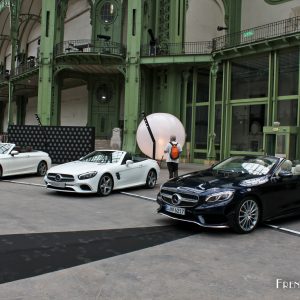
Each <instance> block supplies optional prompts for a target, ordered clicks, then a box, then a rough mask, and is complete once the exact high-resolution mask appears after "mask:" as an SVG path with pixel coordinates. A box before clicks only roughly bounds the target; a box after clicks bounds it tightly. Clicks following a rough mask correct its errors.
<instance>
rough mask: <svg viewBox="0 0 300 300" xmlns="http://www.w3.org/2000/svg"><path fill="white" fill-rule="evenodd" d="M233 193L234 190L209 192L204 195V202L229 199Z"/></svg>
mask: <svg viewBox="0 0 300 300" xmlns="http://www.w3.org/2000/svg"><path fill="white" fill-rule="evenodd" d="M233 194H234V191H224V192H218V193H213V194H210V195H208V196H207V197H206V199H205V201H206V202H217V201H225V200H229V199H230V198H231V197H232V196H233Z"/></svg>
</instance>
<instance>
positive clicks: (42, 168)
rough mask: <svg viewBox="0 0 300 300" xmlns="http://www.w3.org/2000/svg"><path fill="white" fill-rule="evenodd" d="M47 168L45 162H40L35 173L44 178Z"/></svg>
mask: <svg viewBox="0 0 300 300" xmlns="http://www.w3.org/2000/svg"><path fill="white" fill-rule="evenodd" d="M47 170H48V167H47V163H46V162H45V161H41V162H40V163H39V165H38V168H37V173H38V175H39V176H45V175H46V173H47Z"/></svg>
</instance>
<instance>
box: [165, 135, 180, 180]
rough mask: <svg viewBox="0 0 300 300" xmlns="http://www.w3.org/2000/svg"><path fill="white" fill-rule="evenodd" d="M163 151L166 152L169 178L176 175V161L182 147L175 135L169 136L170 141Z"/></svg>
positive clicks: (177, 161)
mask: <svg viewBox="0 0 300 300" xmlns="http://www.w3.org/2000/svg"><path fill="white" fill-rule="evenodd" d="M164 152H165V153H167V166H168V170H169V179H171V178H174V177H178V163H179V156H180V154H181V152H182V148H181V145H180V144H179V143H178V142H177V141H176V136H175V135H171V136H170V142H169V143H168V144H167V146H166V148H165V150H164Z"/></svg>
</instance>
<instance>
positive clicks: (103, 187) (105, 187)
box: [98, 174, 113, 196]
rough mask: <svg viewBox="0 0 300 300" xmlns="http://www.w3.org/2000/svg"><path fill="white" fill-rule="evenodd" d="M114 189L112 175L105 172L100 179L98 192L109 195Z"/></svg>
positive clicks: (101, 194)
mask: <svg viewBox="0 0 300 300" xmlns="http://www.w3.org/2000/svg"><path fill="white" fill-rule="evenodd" d="M112 189H113V179H112V177H111V176H110V175H108V174H104V175H102V177H101V178H100V180H99V184H98V194H99V195H100V196H108V195H109V194H110V193H111V191H112Z"/></svg>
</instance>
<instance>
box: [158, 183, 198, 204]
mask: <svg viewBox="0 0 300 300" xmlns="http://www.w3.org/2000/svg"><path fill="white" fill-rule="evenodd" d="M160 194H161V196H162V199H163V201H164V202H165V203H168V204H171V205H176V206H178V207H193V206H195V205H196V204H197V203H198V201H199V196H198V194H197V193H196V192H193V191H191V190H189V191H187V190H183V189H182V190H178V189H177V188H167V187H165V188H162V190H161V191H160ZM174 194H177V195H179V196H180V197H181V201H180V203H179V204H174V203H173V202H172V197H173V195H174Z"/></svg>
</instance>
